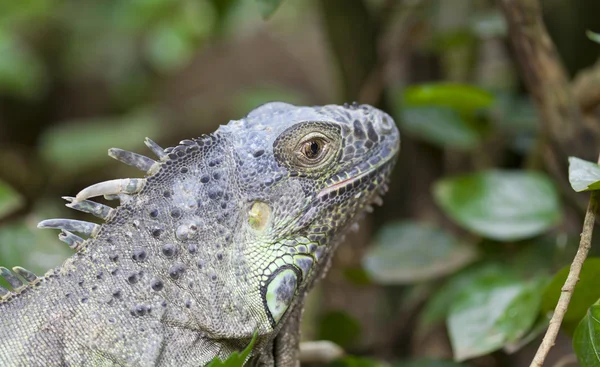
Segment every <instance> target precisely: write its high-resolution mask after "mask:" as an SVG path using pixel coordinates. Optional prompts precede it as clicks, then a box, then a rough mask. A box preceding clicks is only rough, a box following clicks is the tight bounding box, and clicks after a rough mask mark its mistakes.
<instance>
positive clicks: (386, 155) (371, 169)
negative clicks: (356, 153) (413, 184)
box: [317, 145, 399, 198]
mask: <svg viewBox="0 0 600 367" xmlns="http://www.w3.org/2000/svg"><path fill="white" fill-rule="evenodd" d="M398 150H399V147H398V145H396V146H393V147H391V149H390V148H389V147H388V148H387V149H381V151H380V152H378V154H377V155H374V156H373V157H372V158H371V159H370V160H369V161H365V162H362V163H360V164H358V165H357V166H354V167H352V168H351V169H349V170H347V171H343V172H340V173H338V174H337V175H336V176H335V177H332V178H331V179H330V180H329V182H328V183H327V184H326V186H325V188H323V189H322V190H321V191H320V192H319V194H318V195H317V198H320V197H322V196H324V195H327V194H329V193H331V192H334V191H337V190H339V189H341V188H343V187H348V186H350V185H352V184H353V183H354V182H357V181H359V180H361V179H363V178H365V177H374V176H378V175H380V174H381V171H383V169H384V168H385V167H386V166H388V165H393V164H394V162H395V157H396V154H397V153H398Z"/></svg>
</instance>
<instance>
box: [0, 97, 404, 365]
mask: <svg viewBox="0 0 600 367" xmlns="http://www.w3.org/2000/svg"><path fill="white" fill-rule="evenodd" d="M399 143H400V137H399V133H398V130H397V128H396V127H395V124H394V122H393V120H392V118H391V117H390V116H389V115H387V114H386V113H384V112H382V111H380V110H378V109H376V108H373V107H371V106H368V105H357V104H353V105H344V106H336V105H328V106H322V107H296V106H292V105H289V104H285V103H279V102H274V103H268V104H265V105H263V106H261V107H259V108H257V109H255V110H253V111H252V112H251V113H250V114H249V115H248V116H246V117H245V118H243V119H241V120H235V121H231V122H229V123H228V124H227V125H223V126H220V127H219V129H217V131H216V132H214V133H213V134H211V135H207V136H202V137H200V138H197V139H192V140H183V141H182V142H181V143H180V144H179V145H178V146H176V147H173V148H168V149H164V150H163V149H162V148H160V147H159V146H158V145H156V143H154V142H152V141H151V140H149V139H147V140H146V144H147V145H148V146H149V147H150V148H151V150H152V151H153V152H154V153H155V154H156V155H157V156H158V159H157V160H154V159H150V158H148V157H145V156H142V155H139V154H136V153H131V152H127V151H123V150H119V149H111V150H109V155H111V156H112V157H113V158H116V159H118V160H120V161H122V162H124V163H127V164H130V165H132V166H135V167H138V168H140V169H141V170H143V171H144V172H146V173H147V175H146V177H144V178H137V179H136V178H132V179H120V180H112V181H107V182H102V183H99V184H96V185H92V186H90V187H88V188H86V189H84V190H82V191H81V192H80V193H79V194H77V196H76V197H74V198H73V197H71V198H66V199H67V200H68V201H69V203H68V204H67V206H69V207H71V208H73V209H76V210H80V211H84V212H87V213H91V214H94V215H96V216H98V217H100V218H102V219H104V220H105V222H104V223H103V224H102V225H97V224H93V223H90V222H84V221H77V220H69V219H51V220H46V221H43V222H41V223H40V224H39V227H42V228H56V229H61V233H60V235H59V237H60V238H61V239H62V240H63V241H65V242H67V243H68V244H69V245H70V246H71V247H73V248H74V249H76V250H77V251H76V253H75V254H74V255H73V256H71V257H70V258H69V259H67V260H66V261H65V262H64V263H63V265H62V266H60V267H58V268H56V269H54V270H51V271H49V272H48V273H46V274H45V275H44V276H43V277H37V276H35V275H34V274H33V273H31V272H29V271H27V270H25V269H23V268H19V267H15V268H13V270H14V273H13V272H10V271H9V270H7V269H6V268H2V269H1V271H2V276H4V278H5V279H6V280H7V281H8V282H9V283H10V284H11V286H12V288H13V289H12V291H9V290H7V289H0V295H1V296H2V300H1V301H0V365H2V366H204V365H206V364H207V363H209V362H210V361H211V360H212V359H213V358H215V357H220V358H226V357H227V356H228V355H229V354H230V353H232V352H234V351H239V350H242V349H244V347H245V346H246V345H247V344H248V343H249V341H250V340H251V338H252V336H253V335H254V334H255V333H256V334H257V339H256V344H255V347H254V349H253V352H252V354H251V356H250V357H249V359H248V361H247V363H246V365H247V366H297V365H298V343H299V322H300V317H301V313H302V307H303V302H304V297H305V295H306V293H307V292H308V290H310V289H311V287H312V286H313V284H314V282H315V281H316V280H318V279H319V278H321V277H322V276H324V274H325V272H326V270H327V267H328V264H329V263H330V260H331V257H332V254H333V252H334V249H335V246H336V244H337V243H339V242H340V237H341V236H342V235H343V233H344V232H345V231H347V230H348V228H349V227H350V226H351V225H352V224H353V223H354V222H355V221H356V219H357V216H358V215H359V214H361V213H362V212H364V211H365V209H367V208H368V207H369V206H370V204H371V203H374V202H378V201H380V200H381V199H380V196H379V195H380V194H382V193H383V192H384V191H385V190H386V181H387V179H388V175H389V172H390V170H391V169H392V167H393V165H394V161H395V158H396V155H397V153H398V151H399ZM97 196H105V197H107V198H109V199H110V198H118V199H119V200H120V205H119V206H118V207H116V208H111V207H108V206H105V205H103V204H99V203H96V202H93V201H91V200H88V199H90V198H92V197H97ZM75 233H79V234H80V235H83V236H84V237H87V239H84V238H82V237H80V236H79V235H77V234H75Z"/></svg>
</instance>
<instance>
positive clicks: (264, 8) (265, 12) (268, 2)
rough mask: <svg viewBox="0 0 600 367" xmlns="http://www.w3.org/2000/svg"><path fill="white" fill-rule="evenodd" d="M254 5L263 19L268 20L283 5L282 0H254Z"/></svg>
mask: <svg viewBox="0 0 600 367" xmlns="http://www.w3.org/2000/svg"><path fill="white" fill-rule="evenodd" d="M256 3H257V4H258V10H259V11H260V14H261V15H262V17H263V19H269V18H270V17H271V16H272V15H273V14H275V11H276V10H277V8H279V6H280V5H281V3H283V0H256Z"/></svg>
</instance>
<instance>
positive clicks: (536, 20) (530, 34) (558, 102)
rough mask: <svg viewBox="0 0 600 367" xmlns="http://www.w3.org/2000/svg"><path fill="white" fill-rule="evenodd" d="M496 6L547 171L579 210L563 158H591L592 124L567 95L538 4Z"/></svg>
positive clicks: (596, 137) (597, 139) (598, 142)
mask: <svg viewBox="0 0 600 367" xmlns="http://www.w3.org/2000/svg"><path fill="white" fill-rule="evenodd" d="M498 3H499V5H500V8H501V10H502V12H503V13H504V17H505V19H506V22H507V24H508V29H509V34H510V39H511V43H512V46H513V49H514V51H515V56H516V58H517V59H518V62H519V66H520V69H521V75H522V77H523V79H524V81H525V83H526V85H527V89H528V90H529V92H530V93H531V96H532V97H533V99H534V101H535V103H536V107H537V110H538V112H539V115H540V119H539V121H540V125H541V126H540V127H541V129H540V130H541V132H542V134H543V135H544V136H545V140H546V141H547V144H546V146H545V147H542V151H543V153H544V154H543V157H544V162H545V163H546V168H547V169H548V170H549V171H550V172H551V173H552V174H553V176H555V177H556V178H557V182H558V184H559V185H560V187H561V189H562V191H563V194H565V195H566V196H567V197H568V198H569V199H570V201H571V202H573V203H577V204H578V206H580V207H581V208H583V207H585V202H584V201H582V200H581V196H580V195H576V193H575V192H573V190H571V188H570V186H569V183H568V180H567V177H566V174H565V173H566V172H567V169H566V162H567V160H566V157H568V156H575V157H580V158H582V159H587V160H592V159H594V157H593V153H592V152H594V151H596V149H597V148H598V146H600V129H597V128H595V126H596V125H598V123H597V120H593V121H589V122H588V121H586V119H585V118H584V116H583V115H582V111H581V108H580V106H581V101H578V100H577V99H576V98H575V96H574V95H573V93H572V89H571V83H570V81H569V77H568V75H567V73H566V71H565V68H564V67H563V65H562V62H561V60H560V56H559V55H558V52H557V50H556V47H555V46H554V43H553V42H552V39H551V38H550V36H549V34H548V31H547V30H546V26H545V25H544V21H543V18H542V10H541V5H540V1H539V0H498ZM582 37H583V35H582ZM575 92H576V93H578V91H577V90H576V91H575ZM594 122H595V123H594ZM579 204H581V205H579Z"/></svg>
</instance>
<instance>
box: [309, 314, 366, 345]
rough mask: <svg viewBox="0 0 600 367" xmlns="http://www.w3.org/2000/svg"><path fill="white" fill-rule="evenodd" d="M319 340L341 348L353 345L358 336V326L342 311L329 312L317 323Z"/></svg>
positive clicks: (356, 322)
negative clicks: (332, 343) (328, 341)
mask: <svg viewBox="0 0 600 367" xmlns="http://www.w3.org/2000/svg"><path fill="white" fill-rule="evenodd" d="M318 334H319V339H323V340H330V341H332V342H334V343H335V344H337V345H339V346H340V347H342V348H346V347H348V346H351V345H352V344H353V343H355V342H356V341H357V340H358V338H359V336H360V324H359V323H358V321H356V320H355V319H354V318H353V317H352V316H350V315H348V314H347V313H345V312H343V311H330V312H328V313H327V314H325V315H323V317H322V319H321V321H320V322H319V333H318Z"/></svg>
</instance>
